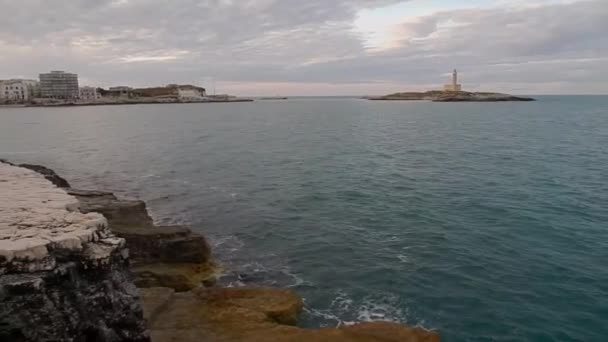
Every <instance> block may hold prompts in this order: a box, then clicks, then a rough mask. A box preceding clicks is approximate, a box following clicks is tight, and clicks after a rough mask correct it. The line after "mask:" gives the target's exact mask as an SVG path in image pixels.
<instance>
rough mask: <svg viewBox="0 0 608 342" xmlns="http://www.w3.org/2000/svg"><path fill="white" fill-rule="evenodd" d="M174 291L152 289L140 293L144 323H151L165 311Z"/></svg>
mask: <svg viewBox="0 0 608 342" xmlns="http://www.w3.org/2000/svg"><path fill="white" fill-rule="evenodd" d="M174 295H175V290H174V289H172V288H168V287H154V288H148V289H145V290H143V291H141V304H142V308H143V309H144V318H145V319H146V322H151V321H153V320H155V319H156V317H157V316H158V315H159V314H160V313H161V312H163V311H164V310H166V309H167V306H168V305H169V302H170V301H171V299H173V296H174Z"/></svg>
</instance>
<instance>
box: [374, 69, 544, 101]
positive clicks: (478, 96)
mask: <svg viewBox="0 0 608 342" xmlns="http://www.w3.org/2000/svg"><path fill="white" fill-rule="evenodd" d="M366 99H368V100H374V101H433V102H505V101H535V99H533V98H530V97H520V96H513V95H509V94H502V93H493V92H468V91H463V90H462V85H461V84H459V83H458V72H457V71H456V70H454V72H453V73H452V83H451V84H447V85H445V86H444V89H443V90H429V91H425V92H401V93H394V94H389V95H385V96H377V97H366Z"/></svg>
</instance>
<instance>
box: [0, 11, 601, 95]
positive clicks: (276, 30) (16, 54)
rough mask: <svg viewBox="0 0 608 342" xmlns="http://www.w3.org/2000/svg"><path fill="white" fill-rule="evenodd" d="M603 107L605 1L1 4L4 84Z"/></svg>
mask: <svg viewBox="0 0 608 342" xmlns="http://www.w3.org/2000/svg"><path fill="white" fill-rule="evenodd" d="M454 68H456V69H458V70H459V74H460V83H462V84H463V87H464V89H465V90H471V91H500V92H507V93H513V94H607V93H608V0H405V1H404V0H401V1H398V0H395V1H393V0H305V1H304V0H170V1H169V0H166V1H161V0H52V1H50V0H19V1H15V0H0V79H9V78H37V77H38V74H39V73H40V72H46V71H49V70H66V71H69V72H75V73H78V74H79V78H80V84H81V85H90V86H101V87H108V86H115V85H129V86H136V87H139V86H157V85H165V84H169V83H180V84H182V83H188V84H196V85H201V86H204V87H206V88H207V90H208V92H211V93H212V92H214V91H215V92H216V93H229V94H235V95H241V96H264V95H266V96H269V95H283V96H295V95H377V94H387V93H392V92H397V91H414V90H428V89H438V88H441V87H442V85H443V84H444V83H448V80H449V77H450V75H451V71H452V69H454Z"/></svg>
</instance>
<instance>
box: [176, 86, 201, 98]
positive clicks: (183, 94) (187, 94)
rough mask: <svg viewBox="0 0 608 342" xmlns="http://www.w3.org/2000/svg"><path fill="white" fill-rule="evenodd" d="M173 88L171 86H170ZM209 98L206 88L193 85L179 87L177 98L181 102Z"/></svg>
mask: <svg viewBox="0 0 608 342" xmlns="http://www.w3.org/2000/svg"><path fill="white" fill-rule="evenodd" d="M170 86H171V85H170ZM206 96H207V93H206V91H205V88H201V87H195V86H192V85H180V86H177V97H178V98H179V99H180V100H190V101H192V100H202V99H204V98H205V97H206Z"/></svg>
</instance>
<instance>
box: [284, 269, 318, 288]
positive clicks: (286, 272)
mask: <svg viewBox="0 0 608 342" xmlns="http://www.w3.org/2000/svg"><path fill="white" fill-rule="evenodd" d="M281 273H283V274H284V275H286V276H288V277H290V278H292V279H293V280H294V283H293V284H290V285H287V286H286V287H298V286H303V285H306V286H312V285H313V283H311V282H309V281H306V280H304V279H302V278H301V277H299V276H298V275H296V274H294V273H293V272H291V270H290V269H289V267H283V268H282V269H281Z"/></svg>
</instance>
